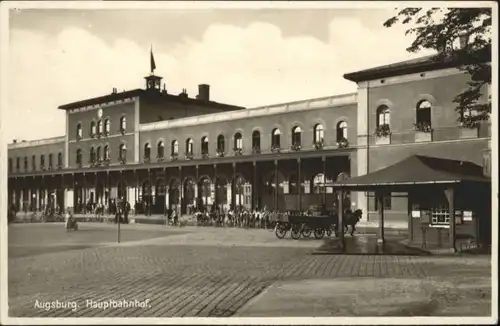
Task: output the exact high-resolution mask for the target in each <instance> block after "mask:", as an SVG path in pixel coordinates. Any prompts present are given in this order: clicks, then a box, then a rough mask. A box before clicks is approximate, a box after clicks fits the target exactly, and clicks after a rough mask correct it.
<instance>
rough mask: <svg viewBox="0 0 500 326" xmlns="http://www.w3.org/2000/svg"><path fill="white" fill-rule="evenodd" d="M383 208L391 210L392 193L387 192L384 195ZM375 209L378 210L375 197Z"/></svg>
mask: <svg viewBox="0 0 500 326" xmlns="http://www.w3.org/2000/svg"><path fill="white" fill-rule="evenodd" d="M383 200H384V210H386V211H387V210H391V209H392V195H391V194H389V195H387V196H384V199H383ZM375 211H378V199H377V198H375Z"/></svg>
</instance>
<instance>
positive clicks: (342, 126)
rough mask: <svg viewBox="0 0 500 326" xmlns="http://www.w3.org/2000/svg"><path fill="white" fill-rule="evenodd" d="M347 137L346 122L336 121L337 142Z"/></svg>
mask: <svg viewBox="0 0 500 326" xmlns="http://www.w3.org/2000/svg"><path fill="white" fill-rule="evenodd" d="M345 139H347V122H345V121H340V122H339V123H337V142H340V141H342V140H345Z"/></svg>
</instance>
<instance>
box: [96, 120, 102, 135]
mask: <svg viewBox="0 0 500 326" xmlns="http://www.w3.org/2000/svg"><path fill="white" fill-rule="evenodd" d="M97 132H98V133H99V135H102V133H103V130H102V121H101V120H99V121H97Z"/></svg>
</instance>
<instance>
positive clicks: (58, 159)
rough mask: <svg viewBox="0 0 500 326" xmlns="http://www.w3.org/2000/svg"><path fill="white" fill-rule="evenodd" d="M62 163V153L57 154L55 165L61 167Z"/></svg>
mask: <svg viewBox="0 0 500 326" xmlns="http://www.w3.org/2000/svg"><path fill="white" fill-rule="evenodd" d="M62 165H63V155H62V153H58V154H57V166H58V167H62Z"/></svg>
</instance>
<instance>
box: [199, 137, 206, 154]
mask: <svg viewBox="0 0 500 326" xmlns="http://www.w3.org/2000/svg"><path fill="white" fill-rule="evenodd" d="M201 155H208V137H206V136H205V137H202V138H201Z"/></svg>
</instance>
